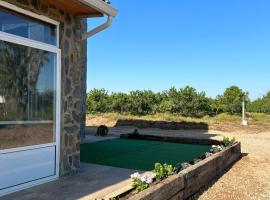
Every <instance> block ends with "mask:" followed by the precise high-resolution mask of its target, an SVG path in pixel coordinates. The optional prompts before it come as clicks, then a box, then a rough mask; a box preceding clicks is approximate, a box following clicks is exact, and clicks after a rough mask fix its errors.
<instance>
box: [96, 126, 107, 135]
mask: <svg viewBox="0 0 270 200" xmlns="http://www.w3.org/2000/svg"><path fill="white" fill-rule="evenodd" d="M108 132H109V129H108V127H107V126H105V125H101V126H99V127H98V128H97V133H96V135H97V136H102V137H104V136H106V135H108Z"/></svg>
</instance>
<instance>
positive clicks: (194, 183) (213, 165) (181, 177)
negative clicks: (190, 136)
mask: <svg viewBox="0 0 270 200" xmlns="http://www.w3.org/2000/svg"><path fill="white" fill-rule="evenodd" d="M240 157H241V144H240V142H237V143H235V144H234V145H232V146H230V147H227V148H226V149H224V150H223V151H221V152H219V153H216V154H214V155H212V156H211V157H208V158H206V159H204V160H202V161H200V162H198V163H197V164H195V165H192V166H190V167H188V168H187V169H185V170H183V171H181V172H179V173H178V174H176V175H173V176H171V177H169V178H167V179H165V180H163V181H161V182H160V183H158V184H156V185H152V186H151V187H149V188H148V189H146V190H144V191H142V192H140V193H138V194H136V195H134V196H132V197H130V198H128V199H129V200H180V199H187V198H188V197H190V196H192V195H194V194H195V193H196V192H198V191H199V190H200V188H202V187H203V186H205V185H208V184H209V182H210V181H211V180H213V179H214V178H216V177H218V176H220V175H222V174H223V173H224V170H226V169H228V168H229V167H230V166H232V164H234V163H235V162H236V161H237V160H239V159H240Z"/></svg>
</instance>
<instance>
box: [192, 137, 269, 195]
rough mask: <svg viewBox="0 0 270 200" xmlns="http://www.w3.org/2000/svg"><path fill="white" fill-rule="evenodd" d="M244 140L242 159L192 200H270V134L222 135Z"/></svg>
mask: <svg viewBox="0 0 270 200" xmlns="http://www.w3.org/2000/svg"><path fill="white" fill-rule="evenodd" d="M219 133H220V134H222V135H226V136H231V137H232V136H234V137H235V138H236V139H237V140H239V141H241V144H242V152H243V153H244V156H243V158H242V159H241V160H240V161H238V162H237V163H236V164H235V165H233V167H232V168H231V169H229V170H228V172H227V173H225V174H224V175H223V176H222V177H220V178H219V179H218V180H217V181H213V183H212V184H211V185H210V186H209V187H208V188H205V190H204V191H202V192H201V193H199V194H197V195H196V196H195V197H193V198H192V199H198V200H209V199H218V200H237V199H239V200H240V199H241V200H249V199H251V200H255V199H256V200H257V199H262V200H269V199H270V144H269V143H270V132H263V133H258V134H245V133H242V132H234V133H229V134H228V133H222V132H219Z"/></svg>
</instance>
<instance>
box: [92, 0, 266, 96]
mask: <svg viewBox="0 0 270 200" xmlns="http://www.w3.org/2000/svg"><path fill="white" fill-rule="evenodd" d="M111 1H112V5H113V6H114V7H116V8H118V9H119V13H118V15H117V17H116V18H115V19H114V22H113V24H112V26H111V27H110V28H109V29H107V30H105V31H104V32H102V33H99V34H98V35H96V36H94V37H92V38H90V39H88V73H87V76H88V78H87V89H88V90H90V89H92V88H105V89H107V90H109V91H123V92H127V91H130V90H135V89H151V90H153V91H161V90H165V89H168V88H170V87H172V86H175V87H177V88H180V87H184V86H186V85H190V86H193V87H195V88H196V89H197V90H198V91H205V92H206V94H207V95H208V96H211V97H215V96H216V95H217V94H221V93H222V92H223V91H224V89H225V88H227V87H228V86H231V85H238V86H239V87H241V88H242V89H244V90H246V91H248V92H249V93H250V97H251V98H252V99H254V98H257V97H260V96H261V95H263V94H264V93H266V92H267V91H269V90H270V77H269V76H270V12H269V10H270V1H269V0H218V1H217V0H171V1H164V0H163V1H161V0H155V1H154V0H147V1H146V0H132V1H126V0H125V1H123V0H111ZM103 21H104V19H95V20H94V19H90V20H88V26H89V29H90V28H91V27H95V26H96V25H97V24H100V23H102V22H103Z"/></svg>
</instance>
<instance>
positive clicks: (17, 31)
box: [0, 7, 56, 45]
mask: <svg viewBox="0 0 270 200" xmlns="http://www.w3.org/2000/svg"><path fill="white" fill-rule="evenodd" d="M0 31H3V32H6V33H10V34H14V35H18V36H21V37H25V38H29V39H32V40H36V41H40V42H44V43H47V44H51V45H56V27H55V26H54V25H51V24H48V23H45V22H42V21H39V20H36V19H33V18H31V17H27V16H25V15H21V14H18V13H16V12H13V11H10V10H7V9H5V8H2V7H0Z"/></svg>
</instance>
